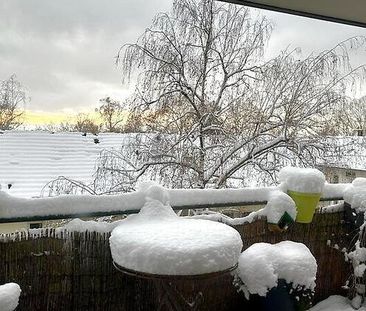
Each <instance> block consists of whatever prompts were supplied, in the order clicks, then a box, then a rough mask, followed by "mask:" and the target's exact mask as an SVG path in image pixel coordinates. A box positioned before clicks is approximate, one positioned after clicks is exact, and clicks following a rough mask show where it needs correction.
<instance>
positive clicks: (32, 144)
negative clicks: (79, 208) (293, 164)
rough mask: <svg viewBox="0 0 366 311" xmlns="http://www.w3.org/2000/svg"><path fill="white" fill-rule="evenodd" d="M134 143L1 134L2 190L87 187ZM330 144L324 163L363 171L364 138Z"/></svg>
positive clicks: (28, 193)
mask: <svg viewBox="0 0 366 311" xmlns="http://www.w3.org/2000/svg"><path fill="white" fill-rule="evenodd" d="M133 139H134V135H133V134H116V133H102V134H99V135H98V136H95V135H92V134H88V135H86V136H83V135H82V133H54V134H52V133H50V132H39V131H7V132H4V133H1V134H0V185H1V188H2V190H3V191H6V192H8V193H9V194H11V195H14V196H18V197H24V198H30V197H38V196H39V195H40V193H41V191H42V188H43V187H44V186H45V185H46V184H47V183H48V182H50V181H52V180H54V179H56V178H57V177H59V176H65V177H68V178H71V179H75V180H79V181H81V182H84V183H89V182H91V181H92V180H93V173H94V169H95V162H96V160H97V157H98V155H99V153H100V152H101V151H102V150H103V149H110V148H114V149H117V150H120V149H121V147H122V146H123V145H127V144H128V143H129V141H131V140H133ZM329 141H330V144H331V145H332V146H334V148H332V149H333V150H332V151H330V152H329V154H327V157H326V158H327V161H326V163H328V164H330V165H331V166H337V167H349V168H353V169H362V170H366V137H348V138H344V137H336V138H332V139H330V140H329ZM96 142H97V143H96ZM340 148H346V150H347V152H346V155H345V156H337V154H338V152H337V150H338V149H340ZM322 164H324V163H319V165H322ZM8 185H9V186H11V187H10V189H8Z"/></svg>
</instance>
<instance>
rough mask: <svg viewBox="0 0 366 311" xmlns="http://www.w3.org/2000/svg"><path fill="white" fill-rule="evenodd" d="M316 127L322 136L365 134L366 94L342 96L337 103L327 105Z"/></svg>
mask: <svg viewBox="0 0 366 311" xmlns="http://www.w3.org/2000/svg"><path fill="white" fill-rule="evenodd" d="M318 128H319V129H318V131H319V133H320V134H321V135H324V136H351V135H358V134H361V135H365V134H364V133H366V96H365V97H361V98H360V99H354V98H347V97H344V98H343V100H342V101H340V102H339V103H338V105H334V106H332V107H328V109H326V110H325V113H324V114H323V117H322V119H321V120H320V122H319V124H318Z"/></svg>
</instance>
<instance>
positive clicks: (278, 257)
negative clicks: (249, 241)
mask: <svg viewBox="0 0 366 311" xmlns="http://www.w3.org/2000/svg"><path fill="white" fill-rule="evenodd" d="M317 267H318V266H317V263H316V260H315V258H314V256H313V255H312V254H311V252H310V250H309V249H308V248H307V247H306V246H305V245H304V244H302V243H296V242H292V241H283V242H280V243H278V244H268V243H256V244H253V245H252V246H250V247H249V248H247V249H246V250H245V251H244V252H243V253H242V254H241V255H240V257H239V266H238V276H239V277H240V279H241V280H242V282H243V283H244V287H243V288H242V289H243V290H244V293H246V295H247V294H248V293H250V294H258V295H260V296H266V295H267V292H268V291H269V290H270V289H271V288H273V287H275V286H277V283H278V279H284V280H286V282H287V283H288V284H290V283H292V287H293V288H296V287H297V286H304V287H305V288H307V289H311V290H314V288H315V279H316V271H317Z"/></svg>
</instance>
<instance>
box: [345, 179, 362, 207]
mask: <svg viewBox="0 0 366 311" xmlns="http://www.w3.org/2000/svg"><path fill="white" fill-rule="evenodd" d="M343 197H344V201H345V202H347V203H348V204H350V205H351V206H352V208H354V209H355V210H357V211H360V212H361V211H365V210H366V178H362V177H358V178H356V179H355V180H354V181H353V182H352V185H350V186H348V187H347V189H346V190H345V192H344V194H343Z"/></svg>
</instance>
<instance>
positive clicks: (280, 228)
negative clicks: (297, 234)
mask: <svg viewBox="0 0 366 311" xmlns="http://www.w3.org/2000/svg"><path fill="white" fill-rule="evenodd" d="M294 222H295V221H294V219H292V217H291V216H290V214H289V213H287V212H284V213H283V215H282V217H281V218H280V220H279V221H278V222H277V223H268V229H269V231H272V232H284V231H286V230H287V229H288V228H289V227H290V226H291V225H292V224H293V223H294Z"/></svg>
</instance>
